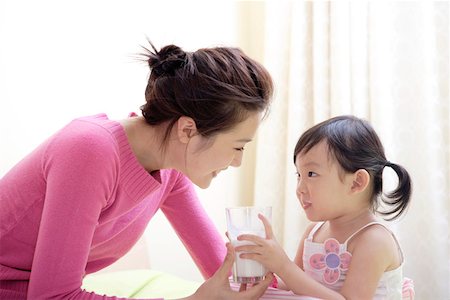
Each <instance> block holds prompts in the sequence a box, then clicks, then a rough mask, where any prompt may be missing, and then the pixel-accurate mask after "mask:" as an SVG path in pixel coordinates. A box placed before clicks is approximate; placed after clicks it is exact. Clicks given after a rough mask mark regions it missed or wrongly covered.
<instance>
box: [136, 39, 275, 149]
mask: <svg viewBox="0 0 450 300" xmlns="http://www.w3.org/2000/svg"><path fill="white" fill-rule="evenodd" d="M149 43H150V45H151V47H152V48H153V51H151V50H149V49H147V48H145V47H143V48H144V49H145V50H146V52H145V53H144V54H142V55H144V57H145V60H146V61H147V62H148V65H149V67H150V70H151V73H150V77H149V80H148V84H147V88H146V90H145V99H146V104H144V105H142V106H141V111H142V115H143V116H144V118H145V120H146V122H147V123H148V124H151V125H157V124H161V123H163V122H168V126H167V129H166V132H165V136H164V138H163V142H162V146H163V147H164V145H165V144H166V142H167V139H168V137H169V134H170V131H171V129H172V127H173V126H174V124H175V123H176V121H177V120H178V119H179V118H180V117H181V116H188V117H191V118H192V119H193V120H194V121H195V123H196V126H197V130H198V132H199V134H200V135H202V136H203V137H212V136H214V135H216V134H217V133H219V132H224V131H227V130H230V129H232V128H233V127H234V126H235V125H236V124H237V123H240V122H242V121H244V120H245V119H246V118H247V117H248V116H249V114H251V113H253V112H264V113H266V112H267V110H268V107H269V103H270V100H271V98H272V94H273V83H272V79H271V76H270V74H269V73H268V71H267V70H266V69H265V68H264V67H263V66H262V65H261V64H259V63H258V62H256V61H254V60H253V59H251V58H249V57H248V56H247V55H245V54H244V53H243V52H242V51H241V50H240V49H237V48H229V47H216V48H204V49H199V50H197V51H195V52H185V51H183V50H182V49H181V48H180V47H178V46H175V45H168V46H165V47H163V48H162V49H161V50H159V51H157V50H156V49H155V47H154V46H153V44H152V43H151V42H150V41H149Z"/></svg>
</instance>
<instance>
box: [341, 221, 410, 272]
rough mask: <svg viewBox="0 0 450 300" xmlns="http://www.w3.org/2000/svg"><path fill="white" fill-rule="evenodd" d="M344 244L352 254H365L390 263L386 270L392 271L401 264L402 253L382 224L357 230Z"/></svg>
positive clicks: (372, 224) (393, 236) (389, 231)
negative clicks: (377, 256) (379, 257)
mask: <svg viewBox="0 0 450 300" xmlns="http://www.w3.org/2000/svg"><path fill="white" fill-rule="evenodd" d="M345 244H346V246H347V247H346V248H347V249H348V251H349V252H350V253H352V254H354V253H356V252H366V253H371V255H379V256H382V257H384V258H385V259H386V260H387V261H390V262H391V263H390V264H389V268H388V269H394V268H396V267H398V266H399V265H400V264H401V263H402V262H403V253H402V251H401V248H400V244H399V242H398V241H397V238H396V237H395V235H394V233H393V232H392V231H391V230H389V229H388V228H387V227H386V226H385V225H383V224H382V223H378V222H376V223H375V222H374V223H371V224H370V225H368V226H365V227H363V228H361V229H359V230H357V231H356V232H355V233H354V234H353V235H352V236H350V238H348V239H347V241H346V242H345Z"/></svg>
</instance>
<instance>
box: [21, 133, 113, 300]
mask: <svg viewBox="0 0 450 300" xmlns="http://www.w3.org/2000/svg"><path fill="white" fill-rule="evenodd" d="M69 129H70V128H69ZM90 129H91V130H89V131H92V128H91V127H90ZM80 132H86V131H83V130H80V127H76V128H73V129H72V130H69V131H68V130H67V129H66V130H65V131H64V133H63V134H62V133H60V134H58V136H57V137H56V138H55V139H54V140H53V141H52V142H51V143H50V144H49V145H48V148H47V149H46V154H45V157H44V159H43V161H42V174H43V176H44V178H45V181H46V190H45V199H43V209H42V217H41V222H40V226H39V232H38V236H37V241H36V247H35V252H34V257H33V263H32V267H31V275H30V281H29V286H28V298H29V299H50V298H55V299H62V298H70V299H81V298H82V299H112V298H109V297H106V296H100V295H96V294H94V293H88V292H85V291H83V290H82V289H81V284H82V279H83V277H84V275H85V269H86V264H87V261H88V257H89V254H90V250H91V249H90V247H91V244H92V239H93V236H94V232H95V229H96V226H97V225H98V221H99V216H100V212H101V210H102V209H103V208H104V207H105V206H106V205H107V200H108V199H109V197H110V195H111V193H112V189H113V186H114V184H113V183H114V182H115V180H116V176H117V164H116V162H117V157H116V156H115V152H114V150H113V149H114V147H111V144H110V141H111V137H110V136H109V134H106V137H105V138H102V137H101V136H93V135H91V134H82V133H80Z"/></svg>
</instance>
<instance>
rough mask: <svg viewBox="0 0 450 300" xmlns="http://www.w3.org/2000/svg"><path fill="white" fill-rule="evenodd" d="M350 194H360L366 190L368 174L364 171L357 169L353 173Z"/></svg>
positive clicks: (368, 181) (368, 179)
mask: <svg viewBox="0 0 450 300" xmlns="http://www.w3.org/2000/svg"><path fill="white" fill-rule="evenodd" d="M352 180H353V181H352V186H351V192H352V193H360V192H363V191H365V190H366V188H367V187H368V186H369V183H370V174H369V172H367V170H365V169H359V170H358V171H356V172H355V173H353V179H352Z"/></svg>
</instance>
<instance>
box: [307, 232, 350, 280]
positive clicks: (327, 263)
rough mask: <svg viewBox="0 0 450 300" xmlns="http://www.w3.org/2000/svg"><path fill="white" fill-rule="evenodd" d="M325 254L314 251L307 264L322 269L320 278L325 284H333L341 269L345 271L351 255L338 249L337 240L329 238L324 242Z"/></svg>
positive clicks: (339, 275)
mask: <svg viewBox="0 0 450 300" xmlns="http://www.w3.org/2000/svg"><path fill="white" fill-rule="evenodd" d="M323 247H324V249H325V251H324V252H325V254H322V253H315V254H313V255H311V257H310V258H309V264H310V266H311V267H312V268H314V269H316V270H321V271H323V274H322V278H323V281H324V282H325V283H327V284H330V285H332V284H335V283H336V282H338V280H339V278H340V277H341V271H347V270H348V267H349V266H350V261H351V259H352V255H351V254H350V252H348V251H342V252H341V250H340V245H339V242H338V241H337V240H336V239H333V238H329V239H327V240H326V241H325V242H324V246H323Z"/></svg>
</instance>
